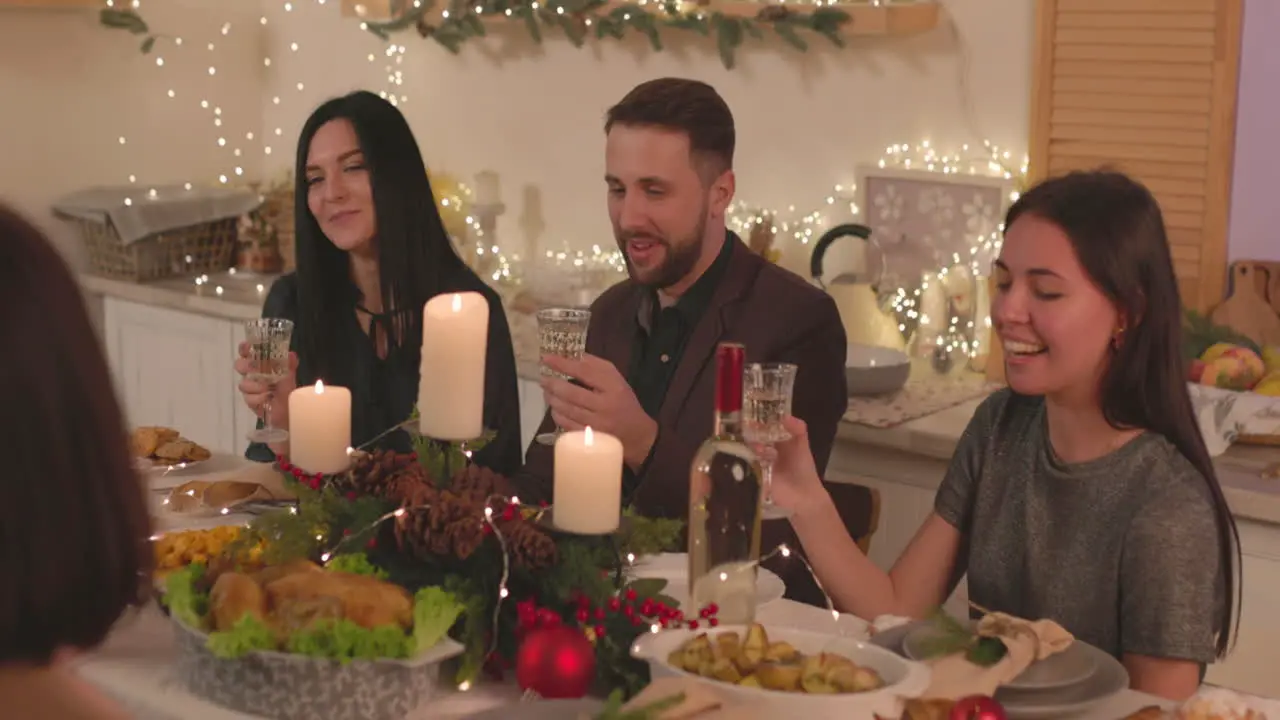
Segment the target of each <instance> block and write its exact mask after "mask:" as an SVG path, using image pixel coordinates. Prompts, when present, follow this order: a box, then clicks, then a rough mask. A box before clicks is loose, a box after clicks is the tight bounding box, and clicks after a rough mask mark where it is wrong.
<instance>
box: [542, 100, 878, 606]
mask: <svg viewBox="0 0 1280 720" xmlns="http://www.w3.org/2000/svg"><path fill="white" fill-rule="evenodd" d="M604 130H605V178H604V180H605V185H606V187H607V189H608V208H609V219H610V220H611V221H612V223H613V233H614V237H615V238H616V239H617V243H618V249H619V250H621V251H622V252H623V254H624V256H625V258H626V265H627V270H628V274H629V275H630V277H629V279H627V280H624V281H622V282H620V283H618V284H617V285H614V286H613V287H611V288H609V289H608V290H607V291H605V292H604V294H602V295H601V296H600V297H599V298H598V299H597V300H596V301H595V303H593V304H592V306H591V323H590V327H589V329H588V332H587V341H586V354H584V355H583V357H582V358H581V359H577V360H571V359H565V358H561V357H550V356H548V357H544V358H542V360H543V362H545V363H546V365H547V366H549V367H550V368H551V369H553V370H556V371H559V372H561V373H563V374H564V375H566V376H568V377H571V378H574V379H575V380H574V381H572V382H570V381H566V380H562V379H559V378H554V377H544V378H543V380H542V388H543V394H544V397H545V399H546V402H547V407H548V410H547V414H546V416H545V417H544V418H543V421H542V425H541V427H540V428H539V432H540V433H542V432H549V431H551V430H553V429H554V428H555V426H556V425H559V426H560V427H562V428H564V429H566V430H580V429H582V428H583V427H586V426H590V427H591V428H592V429H593V430H597V431H603V432H606V433H609V434H610V435H613V436H615V437H617V438H618V439H619V440H620V441H621V442H622V446H623V460H624V465H625V467H624V470H623V492H622V495H623V504H624V506H626V505H630V506H632V507H634V508H635V509H636V510H637V511H638V512H639V513H641V514H643V515H648V516H659V517H674V518H686V517H687V516H688V509H689V508H688V505H689V471H690V465H691V463H692V461H693V455H694V453H695V451H696V450H697V448H698V446H699V445H700V444H701V443H702V441H703V440H705V439H706V438H707V437H708V436H710V435H711V433H712V420H713V409H714V394H715V363H714V362H713V358H714V355H715V348H716V345H717V344H718V343H721V342H738V343H742V344H743V345H745V347H746V353H747V362H787V363H792V364H794V365H796V366H797V368H798V370H797V373H796V379H795V389H794V399H793V402H792V414H793V415H795V416H796V417H798V418H800V419H802V420H804V421H805V423H806V424H807V425H808V428H809V440H810V444H811V449H812V451H813V457H814V459H815V461H816V462H817V465H818V470H819V473H821V472H822V471H823V470H824V469H825V467H826V464H827V460H828V457H829V456H830V453H831V445H832V442H833V441H834V439H835V434H836V425H837V423H839V422H840V418H841V417H842V416H843V415H844V412H845V409H846V405H847V402H848V401H847V394H846V388H845V376H844V366H845V356H846V340H845V333H844V327H843V326H842V325H841V323H840V316H839V313H838V311H837V310H836V306H835V303H834V302H833V301H832V300H831V298H830V297H829V296H827V294H826V293H824V292H822V291H821V290H819V289H817V288H815V287H814V286H812V285H810V284H809V283H808V282H806V281H805V280H803V279H801V278H800V277H799V276H797V275H795V274H793V273H791V272H788V271H786V270H784V269H782V268H779V267H777V266H776V265H774V264H772V263H770V262H769V261H767V260H765V259H764V258H762V257H760V256H759V255H756V254H754V253H752V252H751V251H750V250H749V249H748V248H747V246H746V245H745V244H743V242H742V240H741V239H740V238H739V237H738V236H737V235H735V234H734V233H733V232H731V231H729V230H728V229H727V228H726V227H725V212H726V210H727V208H728V207H729V203H730V202H731V201H732V200H733V195H734V186H735V179H734V172H733V152H734V145H735V131H734V123H733V114H732V113H731V112H730V111H729V106H728V105H727V104H726V103H725V101H724V100H723V99H722V98H721V97H720V95H719V94H718V93H717V92H716V91H715V89H714V88H712V87H711V86H710V85H708V84H706V83H703V82H699V81H696V80H686V79H680V78H662V79H658V80H651V81H649V82H646V83H643V84H641V85H639V86H637V87H636V88H635V89H633V90H632V91H631V92H629V93H627V95H626V97H624V98H623V99H622V100H621V101H620V102H619V103H618V104H617V105H614V106H613V107H612V108H610V109H609V111H608V114H607V117H606V119H605V125H604ZM553 456H554V453H553V449H552V448H551V447H549V446H546V445H541V444H539V443H538V442H536V441H535V442H534V443H533V444H531V445H530V446H529V449H528V451H527V454H526V457H525V469H524V471H523V472H522V473H521V476H520V477H519V478H518V485H519V488H520V496H521V497H522V498H542V499H545V500H548V501H550V500H551V487H552V471H553V468H552V463H553V459H554V457H553ZM828 489H829V490H830V491H832V494H833V497H834V498H835V499H836V501H837V507H838V508H840V509H841V511H842V513H841V514H842V516H843V517H844V518H845V520H846V525H848V526H849V530H850V533H851V534H852V536H853V537H855V538H857V537H862V536H863V535H865V534H866V532H867V530H868V525H869V522H870V521H869V516H870V506H871V502H870V493H869V491H868V490H867V489H866V488H863V487H860V486H855V485H840V486H835V485H829V486H828ZM764 528H765V530H764V538H763V542H762V551H764V552H767V551H768V550H770V549H772V548H774V547H776V546H777V545H778V543H780V542H788V543H789V544H791V546H792V547H794V548H796V549H798V548H799V545H798V543H795V542H794V541H793V540H792V538H793V537H794V535H793V534H792V533H791V529H790V525H789V524H788V523H787V522H785V521H773V522H767V523H765V526H764ZM776 560H777V563H776V564H775V563H769V564H768V565H769V566H770V567H773V568H774V569H775V571H778V572H780V574H782V575H783V578H784V580H786V582H787V586H788V596H789V597H793V598H795V599H800V600H805V601H808V602H813V603H817V602H820V601H821V593H820V592H819V591H818V589H817V587H816V585H814V584H813V582H812V580H811V579H810V578H809V577H808V575H807V572H805V570H804V568H803V565H802V564H801V563H799V562H798V561H796V560H794V559H791V560H786V559H783V558H777V559H776Z"/></svg>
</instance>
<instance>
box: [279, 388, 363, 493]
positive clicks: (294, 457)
mask: <svg viewBox="0 0 1280 720" xmlns="http://www.w3.org/2000/svg"><path fill="white" fill-rule="evenodd" d="M350 445H351V391H350V390H348V389H346V388H344V387H338V386H336V385H328V386H326V385H325V384H324V383H323V382H321V381H319V380H317V381H316V384H315V385H314V386H312V387H300V388H298V389H296V390H294V391H293V392H291V393H289V462H291V463H292V464H293V465H295V466H297V467H300V468H302V469H303V470H305V471H306V472H312V473H337V472H342V471H343V470H346V469H347V464H348V462H349V460H348V457H347V448H348V447H349V446H350Z"/></svg>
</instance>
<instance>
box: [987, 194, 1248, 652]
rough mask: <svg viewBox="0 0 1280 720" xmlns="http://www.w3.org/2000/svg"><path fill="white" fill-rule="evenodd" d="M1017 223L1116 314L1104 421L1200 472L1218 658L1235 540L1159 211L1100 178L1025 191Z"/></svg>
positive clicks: (1229, 630) (1231, 605) (1228, 610)
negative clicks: (1059, 235)
mask: <svg viewBox="0 0 1280 720" xmlns="http://www.w3.org/2000/svg"><path fill="white" fill-rule="evenodd" d="M1023 215H1034V216H1036V217H1038V218H1041V219H1043V220H1046V221H1048V222H1051V223H1053V224H1054V225H1057V226H1058V227H1059V228H1061V229H1062V231H1063V232H1065V233H1066V235H1067V237H1068V238H1070V240H1071V244H1072V246H1073V247H1074V249H1075V253H1076V256H1077V257H1078V258H1079V259H1080V264H1081V265H1082V266H1083V267H1084V269H1085V272H1086V273H1088V275H1089V277H1090V279H1092V280H1093V282H1094V284H1096V285H1097V286H1098V288H1099V289H1101V290H1102V292H1103V293H1104V294H1105V295H1106V296H1107V297H1108V298H1109V299H1110V300H1111V301H1112V302H1113V303H1115V304H1116V306H1117V307H1118V308H1119V310H1120V313H1121V320H1122V322H1123V323H1124V331H1123V335H1122V336H1121V342H1120V343H1119V346H1118V347H1117V348H1114V354H1113V356H1112V359H1111V362H1110V363H1109V364H1108V366H1107V369H1106V372H1105V374H1104V375H1103V377H1102V382H1101V386H1100V388H1099V395H1100V397H1101V402H1102V414H1103V417H1105V418H1106V420H1107V422H1108V423H1110V424H1111V425H1112V426H1113V427H1117V428H1142V429H1144V430H1149V431H1151V432H1155V433H1159V434H1160V435H1163V436H1164V437H1165V438H1166V439H1168V441H1169V442H1170V443H1172V444H1173V445H1174V447H1176V448H1177V449H1178V451H1179V452H1181V453H1182V455H1183V456H1185V457H1186V458H1187V460H1189V461H1190V462H1191V464H1192V465H1193V466H1194V467H1195V468H1196V470H1198V471H1199V472H1200V475H1201V476H1203V477H1204V480H1205V483H1206V484H1207V485H1208V488H1209V492H1210V493H1211V494H1212V496H1213V506H1214V518H1215V521H1216V524H1217V528H1218V557H1219V565H1220V568H1221V572H1222V574H1223V577H1224V580H1225V583H1226V587H1225V590H1226V596H1225V602H1223V603H1221V606H1220V607H1219V608H1218V610H1217V612H1218V617H1217V619H1216V623H1215V624H1216V626H1217V628H1216V629H1217V632H1218V637H1217V651H1218V656H1219V657H1223V656H1224V655H1225V654H1226V652H1227V649H1228V648H1229V647H1230V645H1231V644H1232V642H1233V641H1234V633H1233V625H1232V621H1233V618H1238V617H1239V596H1238V595H1237V593H1236V589H1237V583H1236V578H1237V576H1238V572H1239V569H1240V536H1239V533H1238V532H1237V531H1236V524H1235V521H1234V520H1233V519H1232V516H1231V510H1230V509H1229V508H1228V506H1227V501H1226V498H1225V497H1223V494H1222V488H1221V487H1220V486H1219V484H1218V477H1217V474H1216V473H1215V472H1214V469H1213V461H1212V460H1211V459H1210V456H1209V451H1208V449H1207V448H1206V447H1205V444H1204V437H1203V436H1202V435H1201V434H1200V426H1199V423H1197V421H1196V416H1195V411H1194V408H1193V406H1192V404H1191V397H1190V395H1189V394H1188V392H1187V384H1186V379H1185V378H1186V367H1185V361H1184V359H1183V356H1182V352H1183V350H1182V333H1183V319H1182V300H1181V298H1180V297H1179V292H1178V283H1177V280H1176V278H1175V276H1174V272H1173V259H1172V257H1171V255H1170V253H1169V241H1168V238H1167V237H1166V235H1165V227H1164V218H1163V216H1162V215H1161V213H1160V206H1159V204H1157V203H1156V199H1155V198H1154V197H1153V196H1152V195H1151V192H1150V191H1149V190H1147V188H1146V187H1144V186H1143V185H1142V184H1140V183H1138V182H1137V181H1135V180H1133V179H1131V178H1129V177H1127V176H1125V175H1123V174H1121V173H1118V172H1113V171H1108V170H1099V171H1092V172H1073V173H1070V174H1067V175H1063V176H1061V177H1057V178H1052V179H1050V180H1046V181H1044V182H1042V183H1040V184H1039V185H1036V186H1035V187H1033V188H1031V189H1030V190H1028V191H1027V192H1026V194H1024V195H1022V197H1020V198H1018V200H1017V202H1015V203H1014V204H1013V206H1012V207H1010V208H1009V212H1008V214H1007V215H1006V216H1005V229H1006V230H1007V229H1008V228H1009V227H1011V226H1012V225H1013V223H1014V221H1015V220H1017V219H1018V218H1019V217H1021V216H1023ZM1233 600H1234V602H1233ZM1235 631H1236V632H1238V627H1236V628H1235Z"/></svg>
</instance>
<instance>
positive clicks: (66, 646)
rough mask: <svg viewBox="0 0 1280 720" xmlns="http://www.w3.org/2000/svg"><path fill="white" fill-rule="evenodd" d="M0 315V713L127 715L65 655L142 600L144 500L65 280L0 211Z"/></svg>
mask: <svg viewBox="0 0 1280 720" xmlns="http://www.w3.org/2000/svg"><path fill="white" fill-rule="evenodd" d="M0 308H3V310H0V345H2V346H4V347H7V348H9V352H8V354H7V357H6V358H5V360H4V362H3V363H0V395H2V396H3V397H4V399H5V400H4V403H3V404H2V405H0V432H2V433H3V437H4V441H5V444H6V448H7V452H6V458H5V461H6V462H5V473H4V475H3V477H2V478H0V567H2V568H3V569H4V570H3V572H4V579H3V581H0V708H2V709H0V715H3V716H4V717H7V718H8V717H12V718H41V719H42V720H81V719H82V718H83V719H85V720H105V719H108V718H110V719H115V718H126V717H128V715H127V714H126V713H125V712H124V711H123V710H122V709H121V708H119V707H118V706H116V705H115V704H114V703H113V702H112V701H111V700H110V699H108V698H107V697H106V696H105V695H104V694H102V693H100V692H99V691H97V690H96V689H95V688H93V687H92V686H90V685H89V684H88V683H86V682H85V681H84V680H82V679H81V678H80V677H78V676H77V674H76V673H75V671H74V669H73V668H71V667H70V664H69V662H68V659H69V658H71V657H74V656H75V655H76V654H77V653H79V652H81V651H84V650H89V649H91V648H94V647H96V646H97V645H99V644H100V643H101V642H102V641H103V639H104V638H105V637H106V636H107V633H108V632H109V631H110V630H111V627H112V626H113V625H114V624H115V623H116V621H117V620H118V619H119V618H120V616H121V615H122V614H123V613H124V612H125V610H126V609H128V608H130V607H137V606H140V605H142V604H143V603H144V602H145V598H146V593H145V589H146V588H148V587H149V586H150V581H151V569H152V568H151V562H152V560H151V548H150V541H149V537H150V532H151V531H150V519H149V516H148V512H147V506H146V500H145V497H144V493H143V489H142V485H141V481H140V480H139V478H138V475H137V473H136V471H135V469H134V465H133V461H132V459H131V456H130V453H129V447H128V438H127V436H126V430H125V422H124V419H123V417H122V414H121V410H120V405H119V402H118V401H117V400H116V396H115V394H114V392H113V390H112V380H111V375H110V372H109V371H108V369H107V363H106V360H105V359H104V357H103V354H102V350H101V347H100V345H99V343H98V338H97V335H96V334H95V332H94V329H93V327H92V324H91V323H90V321H89V316H88V313H87V312H86V309H85V303H84V298H83V296H82V295H81V293H80V289H79V287H78V285H77V283H76V280H75V278H74V276H73V275H72V273H71V271H70V269H69V268H68V267H67V265H66V263H65V262H63V260H62V258H61V257H60V256H59V254H58V252H57V251H56V250H55V249H54V248H53V246H52V244H51V243H50V242H49V240H48V239H47V238H46V237H45V236H44V235H43V234H41V233H40V231H39V230H37V229H36V228H35V227H34V226H33V225H31V223H29V222H27V221H26V220H24V219H23V218H21V217H19V216H18V215H17V214H16V213H14V212H13V211H11V210H9V209H6V208H5V207H4V206H3V205H0Z"/></svg>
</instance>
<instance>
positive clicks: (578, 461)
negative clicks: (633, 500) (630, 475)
mask: <svg viewBox="0 0 1280 720" xmlns="http://www.w3.org/2000/svg"><path fill="white" fill-rule="evenodd" d="M553 492H554V497H553V498H552V503H553V506H554V508H553V510H552V517H553V518H554V519H555V523H556V527H558V528H560V529H561V530H565V531H568V532H575V533H581V534H583V535H602V534H604V533H610V532H613V531H614V530H617V529H618V515H619V513H620V512H621V506H622V442H621V441H620V440H618V438H616V437H614V436H612V435H608V434H606V433H601V432H594V431H592V429H591V428H590V427H588V428H587V429H585V430H582V431H580V432H567V433H564V434H563V435H561V436H560V437H559V439H557V440H556V449H555V483H554V486H553Z"/></svg>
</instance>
